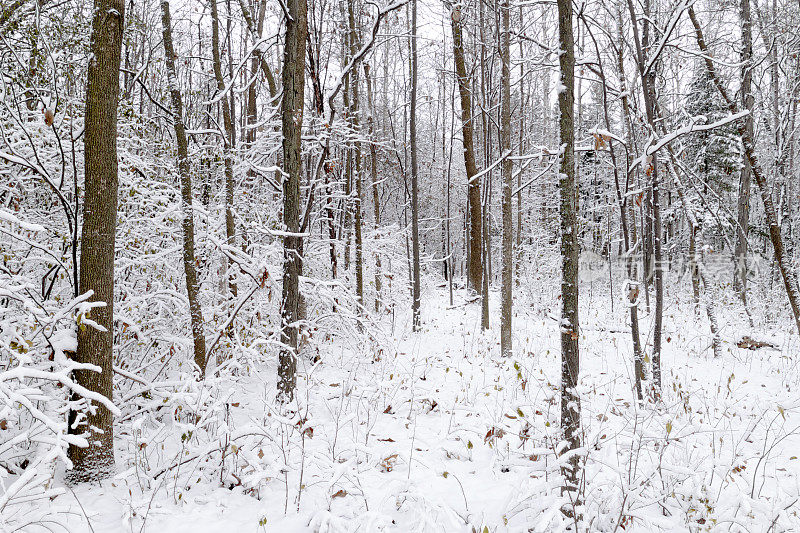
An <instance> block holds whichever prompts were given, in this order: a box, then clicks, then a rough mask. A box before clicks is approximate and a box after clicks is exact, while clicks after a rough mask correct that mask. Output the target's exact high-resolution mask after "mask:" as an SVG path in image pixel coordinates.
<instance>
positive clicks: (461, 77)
mask: <svg viewBox="0 0 800 533" xmlns="http://www.w3.org/2000/svg"><path fill="white" fill-rule="evenodd" d="M461 17H462V12H461V6H460V5H456V6H454V7H453V9H452V12H451V13H450V22H451V26H452V29H453V57H454V58H455V66H456V78H457V79H458V93H459V95H460V97H461V134H462V142H463V145H464V165H465V167H466V171H467V203H468V212H469V217H468V220H469V243H468V246H469V254H468V255H469V268H468V274H469V275H468V281H469V285H470V287H472V288H473V289H474V290H475V291H476V292H477V293H478V294H480V293H481V292H482V287H483V280H482V277H483V265H482V263H481V226H482V224H481V187H480V182H479V181H478V179H474V176H475V175H476V174H477V173H478V167H477V165H476V164H475V146H474V142H473V135H472V132H473V131H474V128H473V125H472V93H471V92H470V84H469V75H468V74H467V67H466V62H465V60H464V38H463V31H462V24H461Z"/></svg>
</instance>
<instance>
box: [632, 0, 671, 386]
mask: <svg viewBox="0 0 800 533" xmlns="http://www.w3.org/2000/svg"><path fill="white" fill-rule="evenodd" d="M627 4H628V11H629V12H630V16H631V24H632V29H633V38H634V43H635V45H636V64H637V66H638V69H639V75H640V78H641V80H642V93H643V95H644V107H645V113H646V114H647V122H648V125H649V127H650V131H651V132H653V133H655V132H656V131H657V124H656V122H657V120H656V107H657V103H656V87H655V83H656V71H655V66H654V65H649V66H650V68H649V70H648V68H647V66H646V61H647V59H648V58H647V57H646V55H645V51H646V50H647V49H648V43H649V27H650V22H649V21H650V2H649V0H645V2H644V10H645V20H644V30H643V39H642V40H640V39H639V29H638V26H637V21H636V13H635V12H634V7H633V2H632V0H628V2H627ZM645 150H649V145H648V146H647V147H646V148H645ZM646 174H647V175H648V176H649V178H650V192H651V199H652V206H651V211H652V226H653V227H652V232H651V233H652V238H653V251H654V265H653V283H654V285H655V293H656V309H655V317H654V326H653V328H654V331H653V356H652V358H651V360H652V364H653V382H652V389H653V397H654V398H655V399H656V400H657V399H659V398H660V397H661V337H662V335H661V333H662V329H663V327H662V322H663V318H664V279H663V276H664V273H663V268H662V267H663V265H662V263H663V258H662V249H661V198H660V188H661V183H660V181H659V169H658V154H657V153H655V152H654V153H651V154H648V157H647V168H646ZM646 290H647V286H646V285H645V291H646Z"/></svg>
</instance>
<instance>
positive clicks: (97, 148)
mask: <svg viewBox="0 0 800 533" xmlns="http://www.w3.org/2000/svg"><path fill="white" fill-rule="evenodd" d="M124 15H125V2H124V0H95V2H94V16H93V20H92V37H91V45H90V46H91V54H92V56H91V60H90V61H89V71H88V74H87V85H86V121H85V124H86V126H85V127H86V129H85V140H84V146H85V152H84V161H85V194H84V201H83V230H82V233H81V257H80V292H81V293H83V294H85V293H87V292H90V291H91V292H92V293H93V294H92V296H91V298H89V301H90V302H105V306H102V307H95V308H94V309H93V310H92V316H91V318H92V320H94V321H95V322H97V324H99V325H100V326H101V327H102V328H103V330H102V331H101V330H100V329H96V328H94V327H92V326H87V325H81V326H80V327H79V328H78V350H77V353H76V359H77V361H78V362H79V363H89V364H93V365H97V366H99V367H100V372H93V371H90V370H77V371H75V381H76V382H77V383H78V384H79V385H81V386H83V387H85V388H86V389H88V390H90V391H93V392H97V393H99V394H102V395H103V396H105V397H107V398H108V399H109V400H110V399H112V396H113V392H114V375H113V363H114V245H115V239H116V228H117V179H118V178H117V101H118V98H119V67H120V61H121V56H122V36H123V28H124V27H125V23H124ZM92 405H93V406H94V407H95V408H96V409H95V411H94V412H89V413H86V417H87V418H86V420H85V421H83V422H82V423H81V424H80V425H78V426H76V427H72V425H73V424H74V423H75V416H74V414H73V413H71V416H70V427H69V431H70V432H71V433H77V434H79V435H85V436H86V437H85V438H86V440H88V441H89V443H90V444H89V446H88V447H86V448H79V447H77V446H74V445H72V446H70V447H69V452H68V453H69V458H70V460H71V461H72V463H73V469H72V470H71V471H70V472H69V474H68V480H69V481H70V482H73V483H79V482H83V481H93V480H99V479H104V478H107V477H109V476H111V475H113V474H114V420H113V416H112V413H111V411H109V409H108V408H107V407H106V406H104V405H102V404H99V403H97V402H96V401H92ZM89 433H91V434H89Z"/></svg>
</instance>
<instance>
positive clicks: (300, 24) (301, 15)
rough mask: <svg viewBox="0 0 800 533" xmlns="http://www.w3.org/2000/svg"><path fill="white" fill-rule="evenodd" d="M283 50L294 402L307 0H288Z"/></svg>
mask: <svg viewBox="0 0 800 533" xmlns="http://www.w3.org/2000/svg"><path fill="white" fill-rule="evenodd" d="M286 4H287V6H288V10H289V13H288V15H289V16H288V17H287V18H286V37H285V44H284V50H283V100H282V101H281V129H282V132H283V171H284V174H285V175H286V177H285V178H284V179H283V224H284V231H286V234H285V235H284V237H283V291H282V297H281V342H282V343H283V346H282V347H281V351H280V355H279V359H278V398H279V399H280V400H281V401H282V402H290V401H291V400H292V399H293V398H294V390H295V386H296V383H297V375H296V374H297V334H298V324H297V321H298V319H299V317H300V287H299V277H300V273H301V272H302V268H303V258H302V257H301V255H300V254H301V253H302V244H303V242H302V237H301V236H300V233H299V232H300V174H301V172H302V150H301V141H302V139H301V133H302V127H303V98H304V94H305V43H306V38H307V32H308V26H307V17H308V6H307V3H306V0H287V2H286Z"/></svg>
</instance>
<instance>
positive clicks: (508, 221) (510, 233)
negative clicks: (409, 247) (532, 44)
mask: <svg viewBox="0 0 800 533" xmlns="http://www.w3.org/2000/svg"><path fill="white" fill-rule="evenodd" d="M510 9H511V8H510V6H509V3H508V0H502V3H501V5H500V10H501V13H500V18H501V20H502V30H501V31H502V35H501V38H500V39H501V41H500V62H501V64H502V65H501V70H500V78H501V79H500V84H501V86H502V96H501V111H500V150H501V152H502V153H501V155H500V157H502V158H503V162H502V163H501V165H502V174H503V198H502V215H503V271H502V286H501V295H500V297H501V300H502V302H501V310H500V352H501V353H502V354H503V356H504V357H510V356H511V355H512V332H513V329H512V317H513V307H512V306H513V301H512V296H513V290H514V221H513V212H512V207H511V196H512V194H511V193H512V188H513V185H514V184H513V175H512V172H513V162H512V161H511V158H510V157H508V156H509V152H510V151H511V53H510V46H511V45H510V42H511V38H510V36H509V33H510V28H509V10H510Z"/></svg>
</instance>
